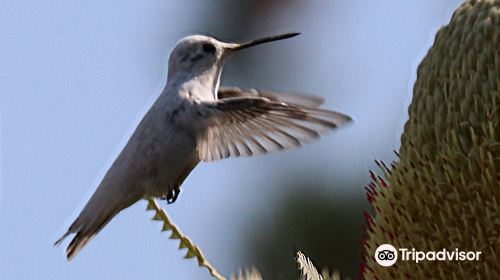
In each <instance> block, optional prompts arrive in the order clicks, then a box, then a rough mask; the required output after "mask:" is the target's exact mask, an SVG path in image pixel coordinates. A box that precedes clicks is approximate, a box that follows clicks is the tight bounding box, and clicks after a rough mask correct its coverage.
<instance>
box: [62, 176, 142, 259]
mask: <svg viewBox="0 0 500 280" xmlns="http://www.w3.org/2000/svg"><path fill="white" fill-rule="evenodd" d="M122 194H123V193H122ZM140 198H141V196H140V195H131V194H130V193H129V194H128V195H118V196H117V195H116V194H113V195H111V192H110V190H109V189H107V188H103V186H100V187H99V188H98V189H97V191H96V192H95V193H94V195H92V197H91V198H90V200H89V202H88V203H87V204H86V205H85V207H84V208H83V210H82V212H81V213H80V215H79V216H78V218H76V220H75V221H74V222H73V223H72V224H71V226H70V227H69V229H68V231H67V232H66V233H65V234H64V235H63V236H62V237H61V238H59V240H57V241H56V242H55V243H54V245H55V246H57V245H59V244H60V243H62V241H63V240H64V239H65V238H66V237H68V236H69V235H71V234H73V233H75V234H76V235H75V236H74V237H73V240H71V242H70V244H69V245H68V248H67V249H66V256H67V258H68V260H71V259H72V258H73V257H74V256H75V255H76V254H77V253H78V252H79V251H80V250H81V249H82V248H83V247H84V246H85V245H86V244H87V243H88V242H89V241H90V240H91V239H92V238H93V237H94V236H95V235H96V234H97V233H99V231H100V230H101V229H102V228H103V227H104V226H106V225H107V224H108V223H109V222H110V221H111V220H112V219H113V218H114V217H115V216H116V215H117V214H118V213H119V212H120V211H121V210H123V209H125V208H127V207H129V206H130V205H132V204H133V203H135V202H136V201H137V200H139V199H140Z"/></svg>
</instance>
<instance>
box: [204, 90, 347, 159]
mask: <svg viewBox="0 0 500 280" xmlns="http://www.w3.org/2000/svg"><path fill="white" fill-rule="evenodd" d="M228 92H229V91H222V96H221V92H219V98H220V97H225V98H220V99H219V100H217V101H213V102H202V103H198V104H197V105H196V110H197V111H198V112H197V116H199V119H198V120H197V122H198V124H199V125H201V126H202V128H203V133H201V135H199V137H198V144H197V145H198V147H197V148H198V153H199V156H200V159H202V160H203V161H215V160H220V159H223V158H228V157H239V156H252V155H257V154H264V153H268V152H275V151H279V150H283V149H289V148H294V147H298V146H300V145H301V144H302V143H307V142H309V141H311V140H313V139H315V138H317V137H318V136H319V135H320V133H322V132H324V131H327V130H330V129H334V128H336V127H338V126H339V125H341V124H344V123H347V122H349V121H350V120H351V118H350V117H348V116H346V115H344V114H341V113H337V112H334V111H329V110H322V109H317V108H316V107H318V106H319V104H320V103H319V104H318V102H319V100H321V99H318V98H313V97H304V96H299V97H296V96H293V98H292V99H290V96H291V95H286V96H285V95H284V96H285V97H281V96H280V95H278V94H273V93H266V95H267V96H266V97H263V95H262V94H259V92H252V91H246V92H244V91H232V93H233V95H234V96H237V97H227V96H230V95H228ZM245 93H252V94H245ZM253 93H256V94H255V95H253ZM238 95H239V96H238ZM304 98H307V100H310V101H309V103H308V105H309V106H301V105H299V104H297V103H298V102H300V101H301V100H305V99H304ZM284 100H290V102H291V103H286V102H283V101H284ZM313 100H316V101H313ZM292 102H293V104H292ZM305 103H307V102H305Z"/></svg>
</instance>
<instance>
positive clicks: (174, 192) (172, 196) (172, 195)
mask: <svg viewBox="0 0 500 280" xmlns="http://www.w3.org/2000/svg"><path fill="white" fill-rule="evenodd" d="M180 193H181V190H180V189H179V188H174V189H172V190H171V191H170V192H169V193H168V194H167V203H168V204H172V203H174V202H175V201H176V200H177V197H178V196H179V194H180Z"/></svg>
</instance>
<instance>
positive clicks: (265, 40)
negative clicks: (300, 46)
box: [228, 32, 300, 51]
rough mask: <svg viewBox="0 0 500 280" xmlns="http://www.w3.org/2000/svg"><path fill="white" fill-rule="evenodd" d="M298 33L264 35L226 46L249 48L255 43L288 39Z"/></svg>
mask: <svg viewBox="0 0 500 280" xmlns="http://www.w3.org/2000/svg"><path fill="white" fill-rule="evenodd" d="M299 34H300V33H298V32H294V33H286V34H281V35H275V36H269V37H264V38H260V39H256V40H252V41H250V42H246V43H241V44H230V45H231V46H230V47H228V49H230V50H234V51H238V50H242V49H246V48H250V47H253V46H256V45H260V44H264V43H269V42H274V41H278V40H283V39H288V38H291V37H295V36H297V35H299Z"/></svg>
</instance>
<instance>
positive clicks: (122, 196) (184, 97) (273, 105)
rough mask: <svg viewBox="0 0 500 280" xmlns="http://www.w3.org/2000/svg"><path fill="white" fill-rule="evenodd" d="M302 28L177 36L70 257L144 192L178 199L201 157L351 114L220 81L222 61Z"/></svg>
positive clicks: (278, 140)
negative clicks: (248, 35)
mask: <svg viewBox="0 0 500 280" xmlns="http://www.w3.org/2000/svg"><path fill="white" fill-rule="evenodd" d="M299 34H300V33H287V34H282V35H277V36H270V37H264V38H261V39H257V40H253V41H250V42H246V43H224V42H221V41H219V40H217V39H215V38H212V37H208V36H203V35H191V36H188V37H184V38H182V39H181V40H179V41H178V42H177V45H176V46H175V47H174V49H173V50H172V51H171V53H170V56H169V60H168V74H167V75H168V76H167V82H166V86H165V87H164V89H163V91H162V93H161V94H160V96H159V97H158V98H157V99H156V101H155V102H154V103H153V105H152V106H151V108H150V109H149V111H148V112H147V113H146V114H145V115H144V117H143V118H142V120H141V121H140V123H139V125H138V126H137V128H136V129H135V131H134V132H133V134H132V136H131V137H130V139H129V140H128V142H127V144H126V145H125V147H124V148H123V150H122V151H121V152H120V154H119V155H118V157H117V158H116V159H115V161H114V162H113V164H112V165H111V167H110V168H109V170H108V171H107V173H106V174H105V176H104V178H103V179H102V181H101V183H100V184H99V185H98V187H97V189H96V191H95V192H94V194H93V195H92V197H91V198H90V200H89V201H88V202H87V204H86V205H85V206H84V208H83V210H82V211H81V213H80V214H79V215H78V217H77V218H76V220H75V221H74V222H73V223H72V224H71V226H70V227H69V229H68V230H67V232H66V233H65V234H64V235H63V236H62V237H61V238H60V239H59V240H57V241H56V243H55V244H54V245H58V244H60V243H61V242H62V241H63V240H64V239H65V238H66V237H67V236H68V235H71V234H75V235H74V237H73V240H72V241H71V242H70V244H69V245H68V247H67V249H66V256H67V259H68V260H71V259H72V258H73V257H74V256H75V255H76V254H77V253H78V252H79V251H80V250H81V249H82V248H83V247H84V246H85V245H86V244H87V243H88V242H89V241H90V240H91V239H92V238H93V237H94V236H95V235H96V234H97V233H98V232H99V231H100V230H101V229H102V228H103V227H104V226H105V225H106V224H107V223H108V222H109V221H110V220H111V219H113V217H114V216H116V215H117V214H118V213H119V212H120V211H121V210H123V209H125V208H127V207H129V206H131V205H132V204H134V203H135V202H137V201H138V200H140V199H142V198H147V197H155V198H160V199H165V200H166V201H167V202H168V203H173V202H175V200H176V199H177V197H178V195H179V193H180V187H181V185H182V183H183V181H184V180H185V179H186V177H187V176H188V175H189V173H190V172H191V171H192V170H193V168H194V167H196V165H197V164H198V163H199V162H200V161H204V162H211V161H217V160H221V159H225V158H231V157H242V156H253V155H258V154H265V153H269V152H275V151H281V150H285V149H290V148H295V147H299V146H301V145H302V144H303V143H308V142H310V141H312V140H314V139H316V138H318V136H320V134H321V133H323V132H325V131H328V130H331V129H334V128H336V127H338V126H340V125H342V124H345V123H347V122H349V121H350V120H351V118H350V117H349V116H347V115H344V114H341V113H338V112H335V111H331V110H326V109H321V108H319V107H320V105H321V104H322V103H323V99H322V98H320V97H315V96H310V95H296V94H285V93H274V92H270V91H259V90H255V89H249V90H242V89H239V88H236V87H219V82H220V76H221V72H222V68H223V66H224V63H225V61H226V60H227V59H228V58H229V57H231V56H232V55H233V54H235V53H237V52H239V51H240V50H243V49H247V48H249V47H252V46H256V45H260V44H263V43H267V42H273V41H277V40H282V39H287V38H290V37H294V36H297V35H299Z"/></svg>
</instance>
